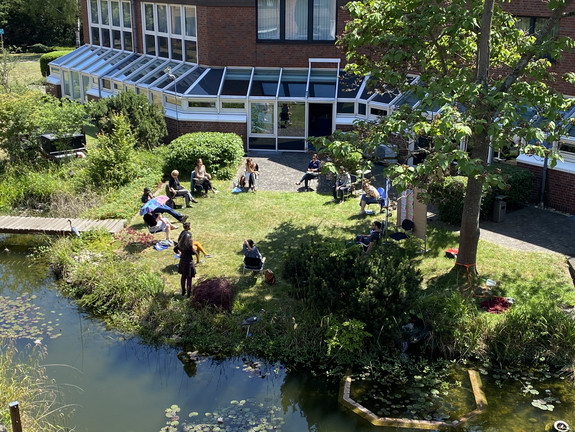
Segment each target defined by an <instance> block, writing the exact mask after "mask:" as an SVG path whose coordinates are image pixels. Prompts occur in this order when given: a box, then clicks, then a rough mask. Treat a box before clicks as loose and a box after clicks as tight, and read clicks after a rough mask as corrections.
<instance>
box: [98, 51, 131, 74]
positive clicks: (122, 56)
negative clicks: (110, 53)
mask: <svg viewBox="0 0 575 432" xmlns="http://www.w3.org/2000/svg"><path fill="white" fill-rule="evenodd" d="M133 56H134V53H130V52H121V53H120V55H119V56H116V57H114V58H112V59H111V60H110V61H109V62H108V63H106V64H104V65H103V66H101V67H100V68H98V69H94V70H90V73H92V74H93V75H100V76H102V75H104V74H105V73H106V72H108V71H109V70H111V69H113V68H114V66H116V65H117V64H119V63H121V64H126V61H125V60H127V61H128V62H129V61H130V58H133Z"/></svg>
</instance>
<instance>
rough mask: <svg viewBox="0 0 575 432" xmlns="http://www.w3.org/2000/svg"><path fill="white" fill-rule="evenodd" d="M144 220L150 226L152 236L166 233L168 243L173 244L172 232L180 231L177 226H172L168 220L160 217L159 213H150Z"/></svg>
mask: <svg viewBox="0 0 575 432" xmlns="http://www.w3.org/2000/svg"><path fill="white" fill-rule="evenodd" d="M143 219H144V222H145V223H146V225H148V230H149V231H150V234H155V233H159V232H164V233H166V241H167V242H168V243H170V244H172V240H170V231H171V230H175V229H178V227H177V226H176V225H172V224H171V223H170V221H169V220H168V219H167V218H165V217H163V216H160V215H159V214H158V213H152V212H148V213H146V214H145V215H144V216H143Z"/></svg>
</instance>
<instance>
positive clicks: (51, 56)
mask: <svg viewBox="0 0 575 432" xmlns="http://www.w3.org/2000/svg"><path fill="white" fill-rule="evenodd" d="M70 52H72V51H71V50H70V51H52V52H48V53H46V54H44V55H42V57H40V72H41V73H42V76H44V77H47V76H48V75H50V66H49V65H48V64H49V63H50V62H51V61H54V60H56V59H57V58H60V57H62V56H65V55H66V54H68V53H70Z"/></svg>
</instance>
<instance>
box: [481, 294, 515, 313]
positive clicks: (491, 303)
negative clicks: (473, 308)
mask: <svg viewBox="0 0 575 432" xmlns="http://www.w3.org/2000/svg"><path fill="white" fill-rule="evenodd" d="M479 306H481V307H482V308H483V309H484V310H485V311H486V312H489V313H496V314H498V313H503V312H505V311H506V310H507V309H509V307H510V306H511V303H509V302H508V301H507V299H506V298H505V297H493V298H492V299H490V300H485V301H482V302H481V303H479Z"/></svg>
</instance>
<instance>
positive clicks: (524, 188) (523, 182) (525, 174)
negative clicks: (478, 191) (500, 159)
mask: <svg viewBox="0 0 575 432" xmlns="http://www.w3.org/2000/svg"><path fill="white" fill-rule="evenodd" d="M488 171H489V172H494V171H500V172H501V175H502V176H503V181H504V182H505V184H506V185H505V186H504V187H502V188H501V187H492V188H490V189H489V190H488V192H487V193H486V195H485V197H484V198H483V202H482V210H481V212H482V216H483V217H486V218H488V217H490V216H491V214H492V213H493V204H494V202H495V197H496V196H497V195H505V196H506V197H507V202H508V203H509V204H510V205H512V206H516V207H518V206H523V205H525V204H527V203H528V202H529V198H530V197H531V192H532V190H533V181H534V178H535V176H534V174H533V173H532V172H531V171H529V170H528V169H527V168H522V167H518V166H516V165H509V164H505V163H496V164H493V165H491V166H490V167H488Z"/></svg>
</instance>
